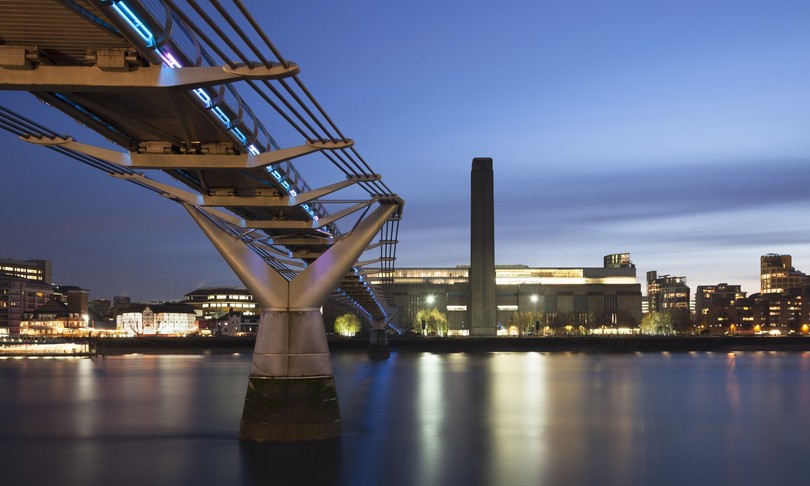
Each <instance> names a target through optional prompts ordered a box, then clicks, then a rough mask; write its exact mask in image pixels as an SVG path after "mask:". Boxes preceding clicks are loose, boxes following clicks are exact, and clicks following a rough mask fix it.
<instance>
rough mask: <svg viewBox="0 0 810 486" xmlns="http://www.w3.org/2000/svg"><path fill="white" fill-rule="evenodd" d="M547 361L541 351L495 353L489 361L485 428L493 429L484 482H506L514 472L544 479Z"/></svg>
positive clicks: (523, 476)
mask: <svg viewBox="0 0 810 486" xmlns="http://www.w3.org/2000/svg"><path fill="white" fill-rule="evenodd" d="M547 360H548V356H545V355H542V354H540V353H520V354H513V353H496V354H494V355H493V356H492V359H491V360H490V380H489V382H490V383H491V384H492V392H491V393H490V394H489V398H490V400H491V402H492V403H491V404H490V405H489V406H487V408H488V409H490V410H493V411H496V413H494V414H493V415H492V416H491V417H490V420H491V424H490V426H489V427H487V429H488V430H490V431H492V434H493V435H492V447H493V453H492V455H491V456H490V461H491V463H490V464H489V467H487V471H489V473H490V474H491V475H492V476H491V477H489V478H488V481H486V482H487V484H509V483H510V482H511V481H510V480H509V478H512V479H515V480H517V478H518V477H520V478H536V479H537V484H545V481H544V478H547V476H548V473H549V471H548V465H547V464H546V459H547V458H548V457H551V454H550V447H549V444H548V440H549V433H548V430H547V426H548V424H547V420H548V413H549V404H548V397H547V384H548V378H547V376H546V372H547V370H546V365H547ZM516 475H517V476H516Z"/></svg>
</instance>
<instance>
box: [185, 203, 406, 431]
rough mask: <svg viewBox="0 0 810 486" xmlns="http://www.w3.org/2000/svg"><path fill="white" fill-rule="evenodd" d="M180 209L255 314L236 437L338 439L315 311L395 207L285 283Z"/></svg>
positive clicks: (211, 225) (379, 211)
mask: <svg viewBox="0 0 810 486" xmlns="http://www.w3.org/2000/svg"><path fill="white" fill-rule="evenodd" d="M185 207H186V209H187V210H188V212H189V214H191V217H192V218H193V219H194V221H195V222H196V223H197V224H198V225H199V226H200V228H201V229H202V230H203V232H204V233H205V234H206V236H208V238H209V239H210V240H211V242H212V243H213V244H214V246H215V247H216V248H217V250H218V251H219V252H220V254H222V256H223V257H224V258H225V260H226V261H227V262H228V264H229V265H230V266H231V268H232V269H233V270H234V272H235V273H236V275H237V276H238V277H239V279H240V280H241V281H242V283H244V285H245V287H246V288H247V289H248V290H249V291H250V292H251V293H252V294H253V295H254V297H255V298H256V300H257V301H258V302H259V304H260V305H261V306H262V309H263V311H262V315H261V319H260V321H259V330H258V334H257V336H256V346H255V349H254V352H253V363H252V365H251V369H250V379H249V382H248V389H247V393H246V395H245V405H244V409H243V412H242V421H241V424H240V429H239V437H240V438H241V439H243V440H248V441H256V442H270V441H272V442H293V441H307V440H323V439H331V438H335V437H339V436H340V435H341V433H342V430H341V421H342V420H341V416H340V407H339V405H338V397H337V390H336V388H335V379H334V374H333V372H332V362H331V358H330V355H329V346H328V343H327V341H326V331H325V329H324V324H323V316H322V315H321V313H320V310H319V309H320V307H321V306H322V305H323V303H324V302H326V299H327V298H328V297H329V295H330V293H331V292H332V290H334V289H335V288H336V287H337V286H338V285H339V283H340V281H341V280H342V279H343V277H344V276H345V275H346V274H347V273H348V272H349V270H350V269H351V268H352V266H353V265H354V264H355V262H356V261H357V258H358V257H359V256H360V255H361V254H362V253H363V251H364V250H365V249H366V247H367V246H368V244H369V242H370V241H371V240H372V239H373V238H374V236H375V235H376V234H377V232H378V231H379V230H380V228H381V227H382V226H383V224H385V222H386V221H387V220H388V219H389V218H390V216H391V215H392V214H393V213H394V211H395V210H396V209H397V205H396V204H380V205H379V206H378V207H377V208H376V209H375V210H374V211H372V212H371V213H369V214H368V215H367V216H366V217H365V218H364V219H363V220H362V221H360V222H359V223H358V224H357V225H356V226H355V229H354V231H352V232H351V233H350V234H348V235H345V236H344V237H343V238H341V240H340V241H338V242H337V243H335V244H334V245H332V247H331V248H329V250H327V251H326V252H325V253H323V254H322V255H321V256H320V257H318V259H317V260H315V261H314V262H312V263H311V264H310V265H309V266H308V267H307V268H306V269H305V270H304V271H302V272H301V273H299V274H298V276H296V277H295V278H293V279H292V280H289V281H288V280H287V279H285V278H283V277H282V276H281V275H279V274H278V273H277V272H276V271H275V270H274V269H273V268H272V267H270V266H269V265H268V264H267V262H266V261H265V260H264V259H263V258H262V257H260V256H259V255H258V254H256V253H254V252H253V251H252V250H251V248H250V247H249V246H248V245H246V244H244V243H243V242H242V241H241V240H239V239H238V238H237V237H235V236H232V235H231V233H229V232H227V231H225V230H223V229H222V228H220V226H218V225H217V224H215V222H214V221H213V220H212V217H211V216H209V215H208V214H207V213H205V211H204V210H202V209H200V208H198V207H196V206H194V205H191V204H186V205H185Z"/></svg>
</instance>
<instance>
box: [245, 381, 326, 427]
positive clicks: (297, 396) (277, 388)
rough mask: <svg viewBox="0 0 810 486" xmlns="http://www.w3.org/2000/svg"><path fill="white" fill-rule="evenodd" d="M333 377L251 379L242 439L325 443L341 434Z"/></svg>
mask: <svg viewBox="0 0 810 486" xmlns="http://www.w3.org/2000/svg"><path fill="white" fill-rule="evenodd" d="M341 422H342V420H341V418H340V407H339V405H338V397H337V391H336V389H335V378H334V376H324V377H306V378H266V377H260V376H251V377H250V381H249V383H248V389H247V395H246V396H245V408H244V410H243V411H242V422H241V424H240V426H239V438H240V439H243V440H249V441H254V442H297V441H307V440H324V439H332V438H335V437H339V436H340V434H341Z"/></svg>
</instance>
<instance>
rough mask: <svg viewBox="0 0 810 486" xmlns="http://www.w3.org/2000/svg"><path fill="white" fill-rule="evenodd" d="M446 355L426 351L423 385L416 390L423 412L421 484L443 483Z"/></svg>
mask: <svg viewBox="0 0 810 486" xmlns="http://www.w3.org/2000/svg"><path fill="white" fill-rule="evenodd" d="M442 359H443V358H442V357H441V356H439V355H436V354H431V353H423V354H422V355H421V356H420V357H419V365H418V368H419V385H418V388H417V392H416V410H417V413H418V414H419V418H418V423H419V424H420V425H421V428H420V431H419V432H420V433H419V463H420V467H419V470H420V473H421V475H422V477H421V478H420V481H419V484H439V483H440V482H441V471H442V463H443V458H442V454H443V452H444V450H443V448H442V442H443V438H442V425H443V423H444V410H445V407H446V403H445V402H444V400H443V398H442V397H443V393H442V388H443V378H444V372H445V370H444V369H443V366H442Z"/></svg>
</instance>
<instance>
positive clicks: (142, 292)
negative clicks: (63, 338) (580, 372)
mask: <svg viewBox="0 0 810 486" xmlns="http://www.w3.org/2000/svg"><path fill="white" fill-rule="evenodd" d="M246 3H247V5H248V7H249V8H251V10H252V11H253V13H254V16H255V17H256V18H257V19H259V22H260V24H262V26H263V28H264V29H265V31H266V32H267V33H268V35H269V36H270V38H271V39H272V40H273V42H274V43H275V44H276V45H277V46H278V48H279V49H280V50H281V52H282V53H284V55H285V56H286V57H287V58H289V59H291V60H294V61H295V62H297V63H299V64H300V65H301V67H302V74H301V76H302V79H303V80H304V81H305V82H306V83H307V85H308V87H309V88H310V89H311V90H312V92H313V94H314V95H315V96H316V97H317V98H318V100H319V101H320V102H321V104H323V105H324V107H325V108H326V110H327V111H328V112H329V113H330V114H331V115H332V116H333V117H334V118H335V121H336V122H337V123H338V125H339V126H341V127H342V130H343V131H344V132H345V133H346V135H347V136H349V137H351V138H353V139H355V140H356V141H357V147H358V149H359V151H360V153H361V154H363V157H364V158H365V159H366V160H368V161H369V162H370V163H371V165H372V167H374V169H375V170H377V171H379V172H380V173H382V174H383V176H384V177H385V178H386V181H388V183H389V185H390V187H391V188H392V190H394V191H395V192H397V193H399V195H400V196H402V197H403V198H404V199H405V201H406V206H405V212H404V219H403V221H402V224H401V228H400V235H399V237H400V244H399V246H398V257H399V260H398V261H397V266H400V267H422V266H455V265H459V264H468V263H469V217H470V212H469V177H470V161H471V160H472V159H473V158H474V157H479V156H480V157H492V158H493V160H494V164H493V165H494V176H495V178H494V183H495V235H496V236H495V251H496V263H497V264H499V265H506V264H517V263H521V264H526V265H529V266H533V267H578V266H586V267H591V266H593V267H596V266H600V264H601V258H602V256H604V255H606V254H609V253H618V252H629V253H630V254H631V257H632V259H633V261H634V262H635V263H636V266H637V270H638V276H639V283H640V284H641V286H642V289H643V290H644V287H645V285H644V281H643V277H644V275H645V273H646V272H647V271H649V270H656V271H658V272H659V274H662V275H663V274H669V275H674V276H685V277H686V279H687V283H688V285H689V286H690V287H691V288H692V289H693V290H694V289H695V288H696V287H697V286H698V285H712V284H717V283H720V282H727V283H729V284H739V285H742V289H743V290H744V291H746V292H748V293H749V294H750V293H753V292H758V291H759V257H760V256H761V255H764V254H767V253H780V254H791V255H793V262H794V266H795V267H796V268H797V269H799V270H806V269H808V268H810V248H808V247H807V246H808V245H807V242H808V241H810V227H808V224H807V223H805V222H804V221H803V219H802V218H801V216H802V211H803V210H804V209H805V208H806V207H810V201H808V199H809V198H810V196H808V195H807V193H806V191H805V190H804V184H803V181H804V180H806V177H805V176H807V175H808V174H807V172H808V171H809V170H810V165H808V164H806V163H805V162H806V161H807V159H808V156H809V155H810V141H808V138H807V137H806V135H805V130H806V128H804V127H806V126H807V125H808V123H807V122H808V121H810V120H808V119H810V92H808V90H807V89H806V87H805V86H804V85H805V84H806V83H804V82H803V81H804V80H805V79H807V77H808V75H810V66H808V63H806V62H802V55H803V52H804V51H805V50H806V49H805V48H806V47H807V46H808V44H810V33H808V32H807V31H806V28H805V26H806V24H807V20H809V19H810V6H808V5H805V4H804V3H802V2H782V3H780V4H779V5H767V6H765V5H760V4H759V3H758V2H730V1H720V2H713V3H712V4H711V5H705V2H697V1H693V2H679V3H678V5H648V4H647V3H643V2H629V1H621V2H612V3H611V5H601V4H598V2H571V3H566V4H565V5H549V4H545V3H540V4H534V3H532V2H511V1H509V2H501V3H499V4H498V5H497V7H496V6H493V5H489V4H487V3H485V2H477V1H476V2H468V3H467V4H465V8H464V9H463V10H461V9H458V8H454V7H453V6H451V5H436V4H434V3H430V2H417V3H415V4H409V6H408V8H404V7H401V6H398V5H379V4H377V3H374V2H366V1H362V2H361V1H353V2H349V3H348V4H341V5H316V4H314V2H296V3H295V4H290V5H281V6H277V7H276V8H275V9H274V10H273V12H272V14H271V13H270V12H269V11H265V9H266V8H269V7H267V6H266V5H263V4H262V3H260V2H246ZM0 104H3V105H6V106H8V107H9V108H11V109H14V110H16V111H19V112H21V113H24V114H26V115H27V116H29V117H31V118H33V119H35V120H37V121H40V122H42V123H45V124H47V125H49V126H53V128H55V129H57V131H63V132H65V133H68V134H70V135H74V136H76V137H77V138H78V139H79V141H83V142H99V140H98V139H99V137H97V136H94V135H92V134H91V133H89V132H88V131H87V130H86V129H82V127H80V126H78V125H77V124H76V123H74V122H73V121H71V120H69V119H67V118H66V117H65V116H63V115H61V114H60V113H58V112H56V111H55V110H52V109H50V108H48V107H46V106H44V105H42V104H41V103H39V102H38V101H37V100H36V99H35V98H34V97H33V96H31V95H28V94H19V93H13V92H2V93H0ZM259 116H261V114H259ZM268 128H269V129H270V130H271V132H273V127H272V126H270V127H268ZM279 142H280V143H281V145H282V146H289V145H293V144H294V143H293V141H292V140H284V139H280V140H279ZM0 143H2V144H3V147H4V155H5V156H4V157H3V163H4V169H5V170H6V174H5V177H4V179H5V182H6V184H5V185H6V189H5V190H4V191H3V192H2V195H0V218H2V220H3V221H4V223H5V227H6V228H8V230H6V231H3V232H2V235H0V249H2V251H0V256H2V257H9V258H15V259H34V258H43V259H50V260H53V261H54V280H55V281H56V282H58V283H62V284H73V285H78V286H81V287H83V288H87V289H89V290H90V291H91V294H92V295H93V296H94V297H96V298H109V297H111V296H112V295H130V296H132V298H133V299H134V300H172V299H179V298H181V297H182V295H183V294H185V293H186V292H189V291H191V290H193V289H194V288H196V287H200V286H217V285H237V284H238V280H237V279H236V277H235V276H233V273H232V272H231V270H230V269H229V268H228V267H227V265H226V264H225V263H224V262H223V261H222V259H221V257H220V256H219V255H218V254H217V253H216V251H215V250H214V249H213V247H212V246H211V245H210V243H209V242H208V241H207V240H206V239H205V237H204V236H203V235H202V233H201V232H200V231H199V229H198V228H197V227H195V226H194V224H193V222H191V220H190V219H189V218H188V216H187V214H186V213H185V211H183V209H182V208H181V207H179V206H178V205H176V204H171V203H170V202H168V201H165V200H163V199H161V198H158V197H155V196H154V195H153V194H150V193H148V192H147V191H144V190H142V189H140V188H138V187H135V186H134V185H131V184H127V183H124V182H122V181H117V180H114V179H111V178H109V177H107V176H105V175H104V174H102V173H100V172H97V171H95V170H94V169H91V168H89V167H86V166H84V165H82V164H79V163H78V162H75V161H73V160H71V159H68V158H66V157H64V156H61V155H58V154H56V153H53V152H51V151H48V150H45V149H43V148H41V147H36V146H32V145H29V144H26V143H24V142H21V141H19V140H16V139H15V138H14V137H13V136H11V135H10V134H8V133H5V132H3V133H0ZM312 157H316V156H312ZM299 165H300V166H302V167H304V169H303V170H302V172H304V174H305V176H308V175H309V174H308V172H307V170H306V169H307V167H306V165H307V164H306V162H304V163H302V164H299ZM437 208H444V210H438V211H437Z"/></svg>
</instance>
